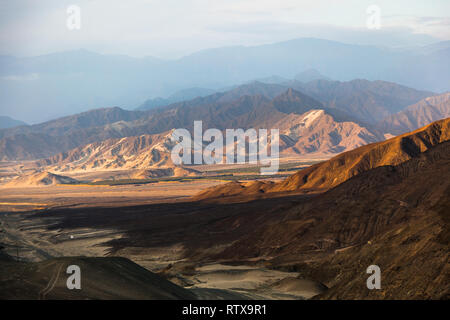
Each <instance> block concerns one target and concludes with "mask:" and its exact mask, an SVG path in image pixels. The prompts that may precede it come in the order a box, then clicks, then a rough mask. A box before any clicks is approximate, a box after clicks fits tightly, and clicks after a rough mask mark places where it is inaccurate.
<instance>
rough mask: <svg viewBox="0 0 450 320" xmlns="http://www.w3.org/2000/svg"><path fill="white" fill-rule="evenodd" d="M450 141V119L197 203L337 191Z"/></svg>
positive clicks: (206, 195) (223, 189) (216, 191)
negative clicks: (358, 178)
mask: <svg viewBox="0 0 450 320" xmlns="http://www.w3.org/2000/svg"><path fill="white" fill-rule="evenodd" d="M449 139H450V118H447V119H444V120H440V121H437V122H434V123H432V124H430V125H428V126H425V127H423V128H421V129H418V130H416V131H413V132H410V133H406V134H403V135H400V136H397V137H394V138H391V139H389V140H386V141H382V142H377V143H372V144H369V145H365V146H362V147H359V148H357V149H354V150H351V151H348V152H344V153H342V154H339V155H337V156H336V157H334V158H332V159H330V160H328V161H325V162H321V163H318V164H316V165H313V166H311V167H309V168H306V169H304V170H301V171H299V172H297V173H296V174H294V175H292V176H290V177H288V178H286V179H285V180H284V181H282V182H279V183H275V184H274V183H259V185H258V188H255V187H254V185H252V188H251V189H249V188H248V187H247V186H246V185H243V184H240V185H239V187H238V188H237V187H233V188H230V186H229V185H226V184H225V185H221V186H218V187H214V188H212V189H209V190H205V191H204V192H203V193H201V194H199V195H198V196H197V197H196V199H197V200H201V199H211V198H215V197H223V196H233V195H238V194H252V193H255V192H259V193H268V192H288V191H304V192H308V191H311V190H312V191H314V190H316V191H323V190H327V189H329V188H332V187H335V186H337V185H339V184H341V183H343V182H345V181H346V180H348V179H350V178H351V177H353V176H356V175H358V174H361V173H363V172H365V171H368V170H371V169H374V168H377V167H381V166H386V165H398V164H400V163H402V162H405V161H407V160H410V159H412V158H415V157H417V156H419V155H420V154H421V153H423V152H425V151H426V150H428V149H430V148H431V147H433V146H435V145H437V144H439V143H442V142H445V141H448V140H449Z"/></svg>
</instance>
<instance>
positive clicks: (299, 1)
mask: <svg viewBox="0 0 450 320" xmlns="http://www.w3.org/2000/svg"><path fill="white" fill-rule="evenodd" d="M70 5H77V6H79V8H80V9H81V29H80V30H69V29H68V28H67V27H66V21H67V18H68V13H67V8H68V7H69V6H70ZM369 5H377V6H379V8H380V10H381V28H380V29H379V30H369V29H368V28H367V27H366V20H367V17H368V15H367V12H366V10H367V8H368V6H369ZM298 37H318V38H325V39H331V40H337V41H343V42H349V43H361V44H375V45H385V46H409V45H423V44H428V43H432V42H435V41H441V40H450V1H449V0H428V1H426V0H395V1H392V0H383V1H377V0H347V1H338V0H313V1H311V0H308V1H303V0H270V1H269V0H176V1H175V0H127V1H125V0H0V54H8V55H20V56H30V55H39V54H46V53H50V52H55V51H65V50H72V49H79V48H85V49H88V50H92V51H97V52H100V53H116V54H127V55H131V56H148V55H150V56H156V57H160V58H176V57H180V56H182V55H185V54H188V53H191V52H194V51H197V50H200V49H205V48H211V47H221V46H230V45H257V44H263V43H272V42H277V41H283V40H288V39H293V38H298Z"/></svg>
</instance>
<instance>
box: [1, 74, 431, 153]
mask: <svg viewBox="0 0 450 320" xmlns="http://www.w3.org/2000/svg"><path fill="white" fill-rule="evenodd" d="M290 88H294V90H293V89H290ZM431 94H432V93H430V92H423V91H417V90H414V89H410V88H406V87H402V86H399V85H396V84H393V83H388V82H383V81H363V80H357V81H356V80H355V81H350V82H338V81H327V80H316V81H312V82H309V83H307V84H305V83H302V82H295V81H294V82H289V83H287V84H264V83H261V82H253V83H250V84H245V85H242V86H237V87H234V88H232V89H229V90H227V91H224V92H217V93H214V94H212V95H208V96H205V97H197V98H195V99H193V100H189V101H183V102H178V103H175V104H171V105H169V106H162V107H159V108H156V109H153V110H149V111H125V110H122V109H120V108H107V109H98V110H93V111H89V112H86V113H81V114H78V115H74V116H69V117H64V118H60V119H56V120H52V121H49V122H45V123H42V124H38V125H33V126H21V127H16V128H11V129H2V130H0V138H1V139H0V159H1V160H30V159H39V158H48V157H51V156H53V155H56V154H58V153H60V152H66V151H69V150H71V149H73V148H77V147H81V146H83V145H86V144H90V143H95V142H99V141H104V140H107V139H111V138H122V137H131V136H140V135H144V134H160V133H163V132H166V131H169V130H172V129H174V128H187V129H191V128H192V125H193V121H194V120H202V121H203V122H204V127H205V129H206V128H208V127H209V128H211V127H213V128H218V129H221V130H223V129H226V128H244V129H245V128H259V127H265V128H271V127H273V125H275V124H276V123H277V122H278V121H280V120H282V119H283V118H285V117H287V115H289V114H292V113H293V114H299V115H300V114H304V113H305V112H307V111H310V110H313V109H314V110H317V109H321V110H325V111H326V112H327V113H328V114H329V115H331V116H333V118H334V120H335V121H338V122H343V121H347V122H354V123H356V124H358V125H359V126H361V127H365V128H366V129H367V130H368V131H370V132H371V133H372V134H373V135H375V136H378V133H376V132H375V131H377V130H376V129H374V127H373V125H368V123H369V124H370V123H374V122H375V121H376V120H377V119H378V118H379V117H382V116H383V115H390V114H391V113H394V112H397V111H398V110H401V109H402V108H403V107H406V106H407V105H410V104H412V103H415V102H417V101H418V100H420V99H422V98H424V97H426V96H429V95H431ZM380 139H382V137H380Z"/></svg>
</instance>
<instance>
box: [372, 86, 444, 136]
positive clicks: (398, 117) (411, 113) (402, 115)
mask: <svg viewBox="0 0 450 320" xmlns="http://www.w3.org/2000/svg"><path fill="white" fill-rule="evenodd" d="M448 117H450V93H444V94H441V95H438V96H432V97H428V98H426V99H423V100H421V101H419V102H417V103H415V104H413V105H411V106H409V107H407V108H406V109H405V110H403V111H400V112H398V113H396V114H393V115H391V116H389V117H387V118H385V119H383V121H381V122H380V123H379V124H378V128H379V129H380V130H382V131H383V132H386V133H390V134H393V135H398V134H402V133H403V132H405V131H412V130H416V129H418V128H420V127H423V126H425V125H427V124H428V123H431V122H433V121H437V120H440V119H444V118H448Z"/></svg>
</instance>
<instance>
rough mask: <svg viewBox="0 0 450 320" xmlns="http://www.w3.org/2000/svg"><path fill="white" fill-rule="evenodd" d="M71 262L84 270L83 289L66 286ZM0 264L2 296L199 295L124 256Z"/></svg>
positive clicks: (115, 296)
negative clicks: (67, 272) (67, 271)
mask: <svg viewBox="0 0 450 320" xmlns="http://www.w3.org/2000/svg"><path fill="white" fill-rule="evenodd" d="M69 265H77V266H79V267H80V269H81V272H82V277H81V290H68V289H67V286H66V281H67V278H68V277H69V275H67V274H66V269H67V267H68V266H69ZM0 266H1V268H0V270H1V271H0V287H1V288H2V290H1V292H0V298H1V299H32V300H34V299H40V300H45V299H76V300H84V299H101V300H103V299H151V300H157V299H164V300H167V299H195V298H196V296H195V295H194V294H193V293H191V292H189V291H188V290H186V289H183V288H181V287H179V286H177V285H175V284H173V283H172V282H170V281H168V280H166V279H164V278H162V277H160V276H158V275H156V274H154V273H152V272H150V271H148V270H147V269H144V268H143V267H141V266H139V265H137V264H135V263H133V262H131V261H130V260H128V259H125V258H86V257H64V258H54V259H50V260H46V261H42V262H37V263H30V262H28V263H27V262H16V261H12V260H5V259H0ZM22 279H26V281H23V280H22Z"/></svg>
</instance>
